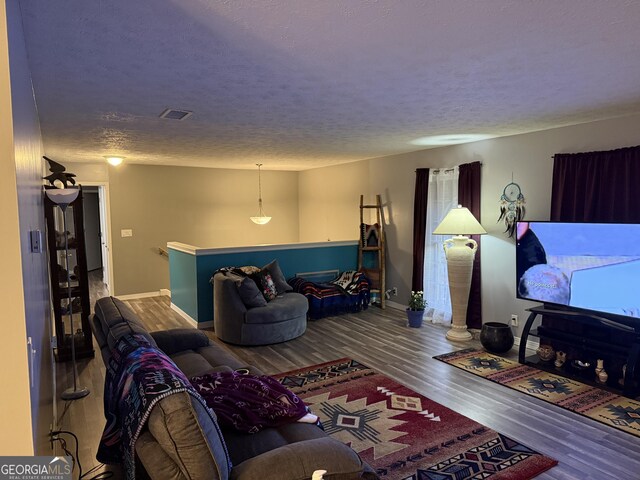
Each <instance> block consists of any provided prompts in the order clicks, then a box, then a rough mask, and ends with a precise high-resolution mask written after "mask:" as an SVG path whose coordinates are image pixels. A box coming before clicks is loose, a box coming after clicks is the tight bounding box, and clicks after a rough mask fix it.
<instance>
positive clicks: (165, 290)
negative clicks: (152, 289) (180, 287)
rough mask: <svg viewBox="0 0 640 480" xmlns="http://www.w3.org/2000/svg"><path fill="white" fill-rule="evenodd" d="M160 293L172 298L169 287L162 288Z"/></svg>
mask: <svg viewBox="0 0 640 480" xmlns="http://www.w3.org/2000/svg"><path fill="white" fill-rule="evenodd" d="M160 295H164V296H165V297H169V298H171V290H169V289H168V288H161V289H160Z"/></svg>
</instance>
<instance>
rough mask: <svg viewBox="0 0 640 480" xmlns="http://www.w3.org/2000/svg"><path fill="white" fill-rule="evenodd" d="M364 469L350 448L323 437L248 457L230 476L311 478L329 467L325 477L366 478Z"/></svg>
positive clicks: (265, 479) (337, 479) (270, 479)
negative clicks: (315, 472) (317, 471)
mask: <svg viewBox="0 0 640 480" xmlns="http://www.w3.org/2000/svg"><path fill="white" fill-rule="evenodd" d="M274 466H275V468H274ZM365 469H366V464H365V463H364V462H363V461H362V460H361V459H360V457H359V456H358V454H357V453H356V452H354V451H353V450H352V449H351V448H350V447H348V446H347V445H345V444H344V443H342V442H340V441H338V440H336V439H334V438H331V437H324V438H314V439H311V440H304V441H302V442H296V443H291V444H289V445H285V446H282V447H280V448H276V449H273V450H270V451H268V452H265V453H263V454H262V455H259V456H257V457H254V458H251V459H249V460H246V461H244V462H242V463H241V464H240V465H236V466H235V467H234V469H233V472H232V473H231V478H232V479H233V480H253V479H256V478H259V479H261V480H282V479H287V480H308V479H309V478H311V475H312V474H313V472H314V471H315V470H326V471H327V473H325V475H324V478H325V479H326V480H357V479H361V478H365V477H363V473H364V472H365ZM369 478H377V477H376V476H375V475H374V476H373V477H369Z"/></svg>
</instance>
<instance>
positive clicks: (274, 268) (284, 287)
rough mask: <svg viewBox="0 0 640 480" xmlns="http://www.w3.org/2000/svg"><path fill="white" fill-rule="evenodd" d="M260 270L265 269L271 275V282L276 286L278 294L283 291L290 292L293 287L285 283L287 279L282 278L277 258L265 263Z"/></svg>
mask: <svg viewBox="0 0 640 480" xmlns="http://www.w3.org/2000/svg"><path fill="white" fill-rule="evenodd" d="M262 270H263V271H264V270H266V271H268V272H269V274H270V275H271V278H272V279H273V283H274V284H275V286H276V290H277V292H278V295H281V294H283V293H284V292H292V291H293V287H292V286H291V285H289V284H288V283H287V280H286V279H285V278H284V275H283V273H282V270H281V269H280V264H278V259H275V260H272V261H271V263H268V264H266V265H265V266H264V267H262Z"/></svg>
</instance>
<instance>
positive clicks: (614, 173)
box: [551, 146, 640, 223]
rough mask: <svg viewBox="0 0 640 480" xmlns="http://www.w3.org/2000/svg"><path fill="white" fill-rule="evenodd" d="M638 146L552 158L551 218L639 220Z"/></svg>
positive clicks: (612, 220)
mask: <svg viewBox="0 0 640 480" xmlns="http://www.w3.org/2000/svg"><path fill="white" fill-rule="evenodd" d="M639 185H640V146H637V147H628V148H620V149H617V150H610V151H605V152H587V153H558V154H556V155H554V157H553V185H552V189H551V220H552V221H556V222H593V223H608V222H617V223H640V208H638V200H637V198H638V194H637V191H638V187H639Z"/></svg>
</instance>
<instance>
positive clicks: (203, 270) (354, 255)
mask: <svg viewBox="0 0 640 480" xmlns="http://www.w3.org/2000/svg"><path fill="white" fill-rule="evenodd" d="M167 248H168V250H169V281H170V284H171V306H172V308H173V309H174V310H177V311H178V312H179V313H181V314H182V315H183V316H187V317H189V318H190V319H192V320H193V321H194V322H196V324H197V326H198V328H209V327H212V326H213V286H212V285H211V283H210V282H209V280H210V279H211V277H212V276H213V273H214V272H215V271H216V270H217V269H219V268H222V267H241V266H244V265H255V266H257V267H262V266H264V265H266V264H268V263H269V262H271V261H272V260H273V259H278V263H279V264H280V268H281V269H282V272H283V273H284V276H285V278H290V277H293V276H294V275H295V274H297V273H302V272H319V271H324V270H339V271H340V272H343V271H345V270H355V269H356V268H357V266H358V241H357V240H354V241H349V242H321V243H320V242H319V243H293V244H283V245H259V246H251V247H234V248H199V247H194V246H191V245H186V244H184V243H178V242H170V243H168V244H167Z"/></svg>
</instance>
